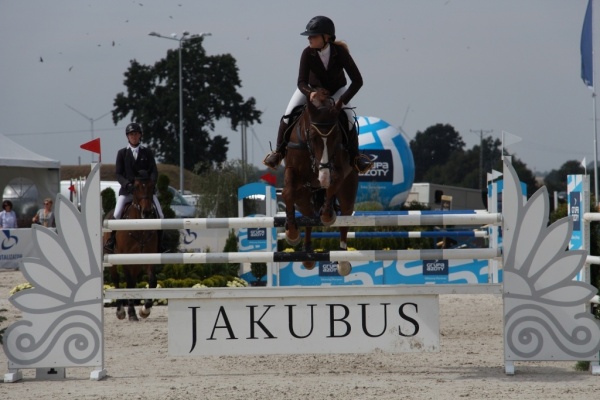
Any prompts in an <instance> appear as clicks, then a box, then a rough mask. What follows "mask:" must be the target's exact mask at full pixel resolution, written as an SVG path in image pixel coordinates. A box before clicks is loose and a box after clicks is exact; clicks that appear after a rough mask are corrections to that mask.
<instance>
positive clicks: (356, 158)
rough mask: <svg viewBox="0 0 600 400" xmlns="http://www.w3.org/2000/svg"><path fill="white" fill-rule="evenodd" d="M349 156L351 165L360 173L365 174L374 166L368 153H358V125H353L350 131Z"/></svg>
mask: <svg viewBox="0 0 600 400" xmlns="http://www.w3.org/2000/svg"><path fill="white" fill-rule="evenodd" d="M348 156H349V159H350V166H351V167H353V168H354V169H356V170H357V171H358V172H359V173H360V174H364V173H365V172H367V171H368V170H370V169H371V168H372V167H373V161H371V159H370V158H369V157H368V156H367V155H365V154H359V153H358V131H357V130H356V125H353V126H352V129H351V130H350V132H349V133H348Z"/></svg>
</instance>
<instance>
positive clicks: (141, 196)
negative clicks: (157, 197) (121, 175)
mask: <svg viewBox="0 0 600 400" xmlns="http://www.w3.org/2000/svg"><path fill="white" fill-rule="evenodd" d="M153 196H154V182H153V181H152V179H150V176H149V175H148V172H147V171H144V170H142V171H138V176H136V177H135V180H134V182H133V200H132V203H133V206H134V207H136V208H137V209H138V210H139V211H140V214H141V217H142V218H149V217H153V216H156V213H155V210H154V202H153Z"/></svg>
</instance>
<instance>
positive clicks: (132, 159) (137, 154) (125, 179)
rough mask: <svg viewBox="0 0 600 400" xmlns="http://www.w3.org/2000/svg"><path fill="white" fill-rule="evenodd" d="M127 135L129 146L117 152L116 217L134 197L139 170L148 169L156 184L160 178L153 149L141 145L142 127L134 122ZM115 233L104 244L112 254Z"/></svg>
mask: <svg viewBox="0 0 600 400" xmlns="http://www.w3.org/2000/svg"><path fill="white" fill-rule="evenodd" d="M125 136H126V137H127V142H128V143H129V144H128V145H127V147H124V148H122V149H121V150H119V151H118V152H117V162H116V164H115V172H116V175H117V180H118V181H119V183H120V184H121V189H119V198H118V199H117V205H116V206H115V211H114V213H113V218H114V219H121V216H122V214H123V210H124V208H125V204H127V203H128V202H131V200H132V199H133V196H132V193H133V181H134V180H135V177H136V176H137V175H138V173H139V171H146V172H147V174H148V176H149V177H150V179H151V180H152V181H153V182H154V184H156V180H157V179H158V169H157V168H156V161H155V160H154V154H152V150H150V149H149V148H147V147H144V146H141V145H140V141H141V139H142V127H141V126H140V125H139V124H136V123H135V122H132V123H131V124H129V125H127V127H126V128H125ZM152 199H153V201H154V206H155V207H156V211H157V212H158V216H159V218H161V219H163V218H164V217H165V216H164V215H163V212H162V208H161V207H160V203H159V202H158V198H157V197H156V194H154V195H153V196H152ZM162 232H163V231H162V230H159V231H158V243H159V248H160V249H161V252H164V251H163V246H162ZM115 234H116V231H112V232H111V233H110V238H109V239H108V240H107V241H106V244H105V245H104V250H105V251H106V252H107V253H109V254H112V253H113V252H114V251H115Z"/></svg>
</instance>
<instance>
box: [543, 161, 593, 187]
mask: <svg viewBox="0 0 600 400" xmlns="http://www.w3.org/2000/svg"><path fill="white" fill-rule="evenodd" d="M592 169H593V168H592ZM583 172H584V171H583V167H582V166H581V163H580V162H579V161H576V160H570V161H567V162H565V163H564V164H563V165H561V167H560V168H559V169H558V170H556V169H553V170H552V171H550V172H549V173H548V175H546V177H545V178H544V185H545V186H546V188H547V189H548V193H554V192H566V191H567V175H580V174H582V173H583ZM592 172H593V171H592ZM590 182H593V176H592V177H590ZM591 186H593V184H592V185H591ZM591 190H593V188H591Z"/></svg>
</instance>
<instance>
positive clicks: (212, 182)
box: [196, 160, 260, 218]
mask: <svg viewBox="0 0 600 400" xmlns="http://www.w3.org/2000/svg"><path fill="white" fill-rule="evenodd" d="M259 175H260V174H259V172H258V169H257V168H256V167H254V166H252V165H249V164H246V165H243V164H242V163H241V161H239V160H234V161H229V162H226V163H224V164H223V165H219V166H211V167H209V168H208V169H205V170H204V171H203V172H201V173H199V174H198V176H197V177H196V179H197V181H196V182H197V186H198V187H201V188H202V193H200V199H199V200H198V204H197V207H198V208H199V209H200V213H201V215H202V216H210V217H216V218H228V217H231V216H234V215H238V197H237V196H238V188H239V187H240V186H243V185H245V184H246V183H247V182H256V181H258V176H259ZM244 177H246V179H244Z"/></svg>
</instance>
